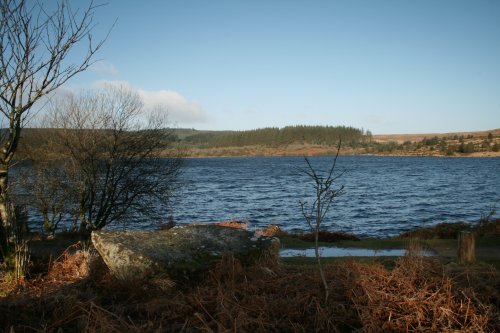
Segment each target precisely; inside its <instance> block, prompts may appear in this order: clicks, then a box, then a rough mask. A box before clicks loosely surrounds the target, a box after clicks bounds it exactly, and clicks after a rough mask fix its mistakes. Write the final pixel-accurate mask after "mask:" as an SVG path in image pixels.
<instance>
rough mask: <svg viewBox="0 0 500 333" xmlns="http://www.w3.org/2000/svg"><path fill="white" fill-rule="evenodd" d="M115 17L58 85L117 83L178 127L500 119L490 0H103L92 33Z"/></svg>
mask: <svg viewBox="0 0 500 333" xmlns="http://www.w3.org/2000/svg"><path fill="white" fill-rule="evenodd" d="M75 3H76V2H75ZM77 3H79V2H77ZM115 19H117V21H116V24H115V26H114V28H113V29H112V31H111V34H110V36H109V38H108V40H107V42H106V43H105V45H104V46H103V48H102V50H101V51H100V53H99V54H98V56H97V58H98V59H101V61H100V62H98V63H96V64H95V65H94V67H93V68H92V70H90V71H87V72H86V73H83V74H82V75H80V76H78V77H76V78H74V79H73V80H72V81H71V82H69V85H68V87H71V88H82V87H91V86H95V85H96V84H98V82H102V81H116V82H120V83H122V84H127V85H129V86H130V87H132V88H133V89H137V90H138V91H139V93H140V95H141V97H142V98H143V99H144V102H145V104H146V106H152V105H154V104H160V103H161V104H165V106H166V108H167V109H168V112H169V117H170V121H171V122H172V124H174V125H175V126H177V127H189V128H191V127H193V128H196V129H210V130H227V129H232V130H245V129H253V128H261V127H269V126H276V127H283V126H287V125H298V124H306V125H347V126H354V127H363V128H365V129H370V130H371V131H372V132H373V133H375V134H390V133H434V132H454V131H469V130H470V131H475V130H488V129H493V128H499V127H500V1H497V0H491V1H486V0H474V1H473V0H470V1H460V0H449V1H447V0H439V1H436V0H421V1H404V0H394V1H383V0H380V1H374V0H373V1H355V0H351V1H334V0H330V1H305V0H304V1H292V0H287V1H284V0H280V1H278V0H275V1H271V0H267V1H260V0H252V1H250V0H249V1H243V0H232V1H217V0H213V1H202V0H199V1H191V0H184V1H181V0H178V1H161V0H159V1H148V0H144V1H136V0H134V1H126V0H112V1H111V2H110V3H109V4H108V5H107V6H104V7H101V8H99V9H98V11H97V13H96V18H95V20H96V22H97V23H98V25H97V26H96V28H95V35H96V37H99V36H101V37H102V36H104V35H105V33H106V31H107V29H109V28H110V27H111V25H112V24H113V22H114V20H115Z"/></svg>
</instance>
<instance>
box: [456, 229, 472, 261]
mask: <svg viewBox="0 0 500 333" xmlns="http://www.w3.org/2000/svg"><path fill="white" fill-rule="evenodd" d="M475 245H476V241H475V238H474V233H472V232H469V231H462V232H460V234H459V235H458V262H459V263H460V264H462V265H471V264H473V263H474V262H475V261H476V249H475Z"/></svg>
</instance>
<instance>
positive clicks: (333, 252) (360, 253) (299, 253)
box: [280, 246, 435, 258]
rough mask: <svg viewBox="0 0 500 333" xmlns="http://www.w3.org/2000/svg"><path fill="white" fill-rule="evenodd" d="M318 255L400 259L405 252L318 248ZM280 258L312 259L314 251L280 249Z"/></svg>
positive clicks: (397, 250)
mask: <svg viewBox="0 0 500 333" xmlns="http://www.w3.org/2000/svg"><path fill="white" fill-rule="evenodd" d="M318 250H319V253H320V255H321V256H322V257H401V256H404V255H405V254H406V252H407V250H405V249H387V250H372V249H360V248H342V247H333V246H332V247H323V246H321V247H319V248H318ZM421 254H422V255H424V256H433V255H435V253H434V252H430V251H423V252H422V253H421ZM280 256H281V257H288V258H289V257H314V256H315V253H314V249H282V250H281V251H280Z"/></svg>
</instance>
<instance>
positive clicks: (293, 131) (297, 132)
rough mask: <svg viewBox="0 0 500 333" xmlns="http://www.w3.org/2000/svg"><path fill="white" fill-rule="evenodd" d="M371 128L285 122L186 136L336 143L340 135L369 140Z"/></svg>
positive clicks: (234, 141)
mask: <svg viewBox="0 0 500 333" xmlns="http://www.w3.org/2000/svg"><path fill="white" fill-rule="evenodd" d="M370 136H371V133H370V131H366V132H365V131H364V130H362V129H358V128H354V127H350V126H305V125H299V126H287V127H284V128H277V127H268V128H262V129H255V130H248V131H235V132H218V133H200V134H195V135H192V136H189V137H187V138H186V139H185V141H186V142H189V143H193V144H205V145H207V146H209V147H242V146H252V145H265V146H276V145H287V144H294V143H297V144H318V145H336V144H337V143H338V140H339V138H341V139H342V142H344V143H345V144H346V145H357V144H360V143H363V142H367V141H369V140H370V138H369V137H370Z"/></svg>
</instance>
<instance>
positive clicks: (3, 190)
mask: <svg viewBox="0 0 500 333" xmlns="http://www.w3.org/2000/svg"><path fill="white" fill-rule="evenodd" d="M7 184H8V173H7V168H5V167H3V168H2V167H0V262H1V261H3V259H4V258H5V256H6V255H7V250H8V245H9V229H10V221H11V220H10V216H9V209H8V204H9V203H8V199H7Z"/></svg>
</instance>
